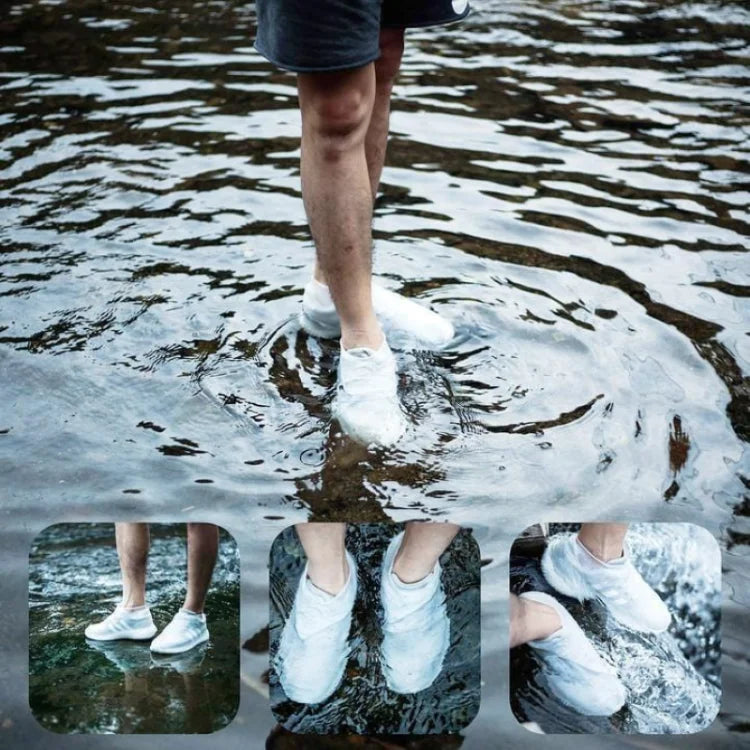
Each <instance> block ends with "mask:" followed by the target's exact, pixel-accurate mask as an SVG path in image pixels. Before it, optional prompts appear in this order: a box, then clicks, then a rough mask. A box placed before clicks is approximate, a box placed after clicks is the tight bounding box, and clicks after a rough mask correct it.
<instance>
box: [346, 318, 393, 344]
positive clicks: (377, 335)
mask: <svg viewBox="0 0 750 750" xmlns="http://www.w3.org/2000/svg"><path fill="white" fill-rule="evenodd" d="M384 341H385V336H384V335H383V331H382V330H381V329H380V325H379V324H378V322H377V320H375V319H374V316H373V322H372V323H369V324H366V325H364V326H362V327H356V328H353V327H346V328H344V326H342V327H341V346H342V348H343V349H357V348H360V347H364V348H367V349H372V350H374V351H377V350H378V349H380V347H381V346H382V345H383V342H384Z"/></svg>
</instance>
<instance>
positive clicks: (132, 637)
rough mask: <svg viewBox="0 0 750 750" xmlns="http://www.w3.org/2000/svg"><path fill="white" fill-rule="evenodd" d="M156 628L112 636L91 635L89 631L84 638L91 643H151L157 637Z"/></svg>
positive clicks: (140, 629) (85, 632)
mask: <svg viewBox="0 0 750 750" xmlns="http://www.w3.org/2000/svg"><path fill="white" fill-rule="evenodd" d="M156 630H157V629H156V626H155V625H154V626H152V627H149V628H139V629H138V630H133V631H131V632H129V633H112V634H111V635H90V634H89V633H88V630H86V631H84V636H85V637H86V638H88V639H89V640H90V641H149V640H151V639H152V638H153V637H154V636H155V635H156Z"/></svg>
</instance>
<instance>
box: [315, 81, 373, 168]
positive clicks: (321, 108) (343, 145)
mask: <svg viewBox="0 0 750 750" xmlns="http://www.w3.org/2000/svg"><path fill="white" fill-rule="evenodd" d="M371 112H372V97H371V95H370V94H369V92H368V91H367V90H365V89H363V88H361V87H355V86H351V87H346V88H342V89H338V88H326V87H324V86H321V87H319V88H318V89H317V90H316V91H315V92H314V93H313V94H312V95H311V96H309V97H306V101H305V105H304V106H303V109H302V120H303V124H304V127H305V130H306V131H307V132H308V133H309V134H310V135H312V136H313V137H315V138H316V140H317V141H318V143H319V145H320V147H321V149H322V152H323V156H325V157H329V158H335V157H337V156H338V155H339V154H341V153H343V152H345V151H348V150H350V149H351V148H353V147H354V146H356V145H358V144H361V143H363V142H364V139H365V134H366V132H367V126H368V124H369V121H370V114H371Z"/></svg>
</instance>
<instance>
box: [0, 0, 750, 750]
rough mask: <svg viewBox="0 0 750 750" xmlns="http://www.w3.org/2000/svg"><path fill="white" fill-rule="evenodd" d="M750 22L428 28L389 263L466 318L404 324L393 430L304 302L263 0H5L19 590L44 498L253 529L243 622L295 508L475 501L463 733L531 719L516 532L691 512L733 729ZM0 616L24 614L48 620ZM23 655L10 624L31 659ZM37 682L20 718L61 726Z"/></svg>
mask: <svg viewBox="0 0 750 750" xmlns="http://www.w3.org/2000/svg"><path fill="white" fill-rule="evenodd" d="M748 20H749V15H748V12H747V10H746V9H745V8H744V7H743V6H742V5H741V4H739V3H735V4H733V3H725V2H703V3H688V2H658V3H657V2H653V1H651V0H641V1H639V2H635V1H630V2H571V1H570V0H558V1H557V2H545V3H541V2H535V1H534V0H523V1H522V2H500V0H487V1H486V2H483V3H482V4H481V7H480V8H479V9H478V11H477V12H475V13H474V15H473V16H472V17H471V18H470V19H469V20H467V21H466V22H465V23H463V24H462V25H461V26H460V27H454V28H445V29H433V30H429V29H427V30H419V31H415V32H411V33H410V34H409V39H408V45H407V53H406V57H405V60H404V68H403V74H402V76H401V78H400V80H399V85H398V87H397V89H396V92H395V100H394V114H393V119H392V131H393V137H392V139H391V143H390V147H389V155H388V166H387V167H386V170H385V172H384V177H383V180H384V185H383V196H382V197H381V198H380V199H379V200H378V205H377V211H376V219H375V238H376V243H375V244H376V250H375V252H376V267H377V271H378V273H379V274H380V275H381V276H383V277H384V280H385V283H386V284H387V285H388V286H390V287H392V288H394V289H398V290H401V291H403V292H404V293H405V294H409V295H413V296H416V297H418V298H419V299H421V300H423V301H424V302H427V303H430V304H432V305H433V306H434V307H435V308H436V309H439V310H440V311H442V312H444V313H445V314H446V315H447V316H449V317H451V318H452V319H453V320H454V322H455V323H456V325H457V328H458V331H459V337H458V339H457V340H456V342H455V344H454V345H453V346H452V347H451V348H450V349H448V350H447V351H445V352H441V353H439V354H426V353H421V352H414V351H411V350H409V349H405V348H404V349H399V350H398V351H397V357H398V360H399V365H400V367H401V371H402V373H403V374H402V395H403V401H404V403H405V405H406V407H407V409H408V410H409V414H410V418H411V423H412V424H411V428H410V429H411V433H410V435H409V436H408V439H407V440H405V441H404V442H403V443H402V444H401V445H400V446H399V447H398V448H397V449H395V450H391V451H382V452H376V453H369V454H368V453H367V452H366V451H364V450H363V449H361V448H359V447H358V446H355V445H352V444H351V443H350V442H349V441H347V440H345V439H341V438H340V437H338V436H337V435H336V434H335V429H332V427H331V425H330V423H329V420H328V403H329V401H330V397H331V393H332V388H333V380H334V376H333V365H334V364H335V357H336V350H335V346H334V345H333V344H331V343H329V342H322V343H321V342H317V341H313V340H311V339H309V338H308V337H306V336H305V335H303V334H302V333H300V331H299V330H298V327H297V325H296V322H295V319H296V314H297V312H298V310H299V304H300V297H301V290H302V286H303V284H304V282H305V280H306V278H307V276H308V272H309V271H308V269H309V266H310V263H311V261H312V246H311V243H310V240H309V238H308V235H307V231H306V228H305V220H304V214H303V210H302V205H301V201H300V196H299V176H298V145H299V144H298V129H299V116H298V113H297V110H296V102H295V89H294V79H293V77H291V76H289V75H287V74H284V73H281V72H279V71H276V70H274V69H273V68H271V67H270V66H269V65H268V64H267V63H266V62H264V61H263V60H262V59H261V58H260V57H259V56H258V55H256V54H255V53H254V52H253V50H252V47H251V42H252V39H253V34H254V31H253V10H252V5H250V4H243V3H238V2H204V3H194V2H193V3H186V2H181V1H180V0H174V1H172V2H169V3H167V2H159V3H154V4H151V5H150V6H143V5H142V4H140V3H129V2H127V1H126V0H124V1H122V2H118V3H116V4H115V5H112V4H108V5H107V6H106V8H104V6H101V7H100V6H99V5H96V4H91V3H88V2H85V1H84V0H67V2H50V1H49V0H47V1H46V2H42V1H41V0H36V1H33V2H27V3H12V4H11V5H9V8H8V10H7V12H6V15H5V17H4V20H3V22H2V29H3V33H2V50H3V51H2V52H0V86H1V87H0V96H2V101H3V108H2V115H1V116H0V149H2V158H3V159H4V161H3V162H2V164H0V181H1V182H2V188H1V190H2V192H1V193H0V246H1V247H2V255H1V256H0V257H1V258H2V260H1V261H0V262H1V263H2V267H1V269H0V274H2V276H1V278H0V295H2V302H1V303H0V344H2V346H0V378H1V382H2V383H3V398H2V405H1V406H0V431H1V432H2V434H0V445H1V446H2V448H0V451H2V457H1V460H2V461H3V465H4V466H6V467H8V471H6V472H4V479H5V482H4V489H5V493H4V495H5V498H4V501H3V509H4V512H5V514H6V524H5V527H4V529H3V542H4V544H3V551H4V558H3V560H4V562H5V569H6V570H8V571H9V572H8V576H7V577H6V578H7V580H6V579H4V580H3V582H2V584H1V585H2V587H3V592H4V594H5V595H6V596H13V597H14V598H15V599H16V600H17V601H18V602H20V601H22V600H23V597H24V589H25V586H26V584H25V575H26V574H25V569H24V565H23V559H24V556H25V552H26V549H27V546H28V543H29V542H30V540H31V538H32V537H33V535H34V534H35V533H36V532H37V531H38V530H39V529H41V528H42V527H43V526H44V525H45V524H47V523H50V522H53V521H60V520H110V519H112V518H114V517H119V518H130V519H139V520H141V519H143V518H154V519H159V520H184V519H185V518H186V517H190V518H191V519H195V520H211V521H215V522H217V523H220V524H222V525H224V526H225V527H226V528H228V529H229V530H230V531H231V532H232V533H233V534H234V535H235V537H236V538H237V540H238V543H239V546H240V552H241V559H242V564H243V566H244V570H245V571H246V576H247V577H246V579H245V582H244V584H243V620H242V632H243V635H245V636H247V637H249V636H251V635H253V634H254V633H256V632H258V631H260V630H261V629H262V628H263V627H265V626H267V624H268V615H267V610H266V605H265V602H266V600H267V596H268V586H267V579H266V564H267V554H268V549H269V547H270V543H271V541H272V539H273V538H274V536H275V535H276V534H277V533H278V532H279V531H280V530H281V529H282V528H284V527H285V526H286V525H288V524H290V523H292V522H295V521H301V520H305V519H307V518H309V517H313V518H314V519H318V520H336V519H346V520H350V521H352V520H363V521H365V520H367V521H377V520H386V519H392V520H397V521H403V520H405V519H407V518H411V517H446V516H449V517H450V518H451V519H452V520H454V521H456V522H459V523H464V524H466V525H468V526H471V527H472V528H473V529H474V530H475V533H476V536H477V540H478V542H479V544H480V547H481V551H482V556H483V557H484V558H485V559H486V560H487V561H488V564H487V565H486V566H485V567H484V576H483V591H482V599H483V617H484V622H483V643H484V648H483V665H482V666H483V675H484V679H485V685H484V687H483V693H482V708H481V709H480V713H479V715H478V717H477V719H476V721H475V722H474V723H473V724H472V725H471V727H470V728H469V729H468V730H466V732H465V733H464V735H465V742H464V745H465V746H468V747H473V746H477V745H478V743H480V742H489V741H495V740H496V739H497V737H498V736H502V737H503V738H505V739H508V740H509V741H511V742H520V741H523V742H528V743H533V741H534V738H533V736H532V735H530V734H528V733H526V732H525V731H524V730H523V729H521V728H520V727H518V726H517V724H516V722H515V720H514V718H513V717H512V715H511V713H510V710H509V708H507V698H506V693H505V691H506V687H507V685H506V682H507V680H506V678H505V675H506V673H507V669H506V665H507V657H506V650H505V649H506V643H507V640H506V632H507V604H506V602H507V584H506V580H505V579H506V577H507V573H508V568H507V563H506V561H507V554H508V550H509V547H510V544H511V542H512V540H513V538H514V537H515V536H516V535H517V534H518V533H519V532H520V531H521V530H522V529H523V528H525V527H526V526H528V525H529V524H531V523H535V522H539V521H542V520H544V521H556V520H557V521H569V520H571V518H576V519H586V518H590V519H594V518H598V519H606V518H610V519H613V518H625V519H633V520H641V521H646V520H681V521H693V522H696V523H699V524H702V525H704V526H705V527H707V528H708V529H709V530H710V531H711V532H712V533H714V534H715V535H716V536H717V537H718V538H719V539H720V541H721V545H722V549H723V566H724V580H725V583H724V591H725V595H726V596H725V599H724V605H723V622H724V627H725V630H724V638H723V644H724V645H723V648H724V662H723V685H724V690H725V695H724V699H723V703H722V712H721V714H720V716H719V719H718V720H717V722H716V723H715V724H714V725H713V727H712V729H711V730H710V732H709V733H708V734H706V735H704V736H702V737H701V738H700V740H701V741H702V742H703V743H705V742H709V741H710V742H715V743H717V746H720V745H721V746H729V745H731V744H732V743H734V742H736V743H739V741H740V739H741V738H742V737H743V736H744V733H746V731H747V727H748V724H749V722H750V717H749V716H748V711H747V708H746V705H745V695H746V693H745V692H744V687H743V686H744V683H745V682H746V680H747V676H748V669H747V663H746V661H745V659H744V656H743V654H744V653H745V652H746V651H747V646H748V641H747V635H746V633H747V627H746V618H747V607H748V605H749V604H750V586H749V585H748V575H749V574H750V567H749V566H748V563H747V559H748V542H749V541H750V526H748V521H747V518H748V513H749V511H748V503H747V501H746V500H743V498H744V497H745V496H746V485H745V484H743V479H742V477H743V476H747V475H748V461H747V440H748V435H749V434H750V420H748V409H747V407H748V384H747V379H746V378H747V375H746V374H747V371H748V360H750V350H749V348H748V339H747V336H746V335H745V333H746V330H747V322H748V318H749V317H750V316H749V315H748V304H747V290H748V286H750V285H749V284H748V265H747V262H746V260H747V256H746V247H747V239H748V234H749V233H750V232H749V231H748V224H749V221H748V213H747V203H748V197H749V196H750V190H748V181H747V178H746V173H747V161H748V140H747V127H748V119H747V114H746V105H747V103H748V100H749V99H750V90H748V87H747V86H746V83H745V79H746V78H747V74H748V66H747V60H746V58H747V53H748V38H747V37H748V34H747V22H748ZM745 481H747V480H745ZM12 555H15V557H11V556H12ZM2 618H3V620H2V621H3V624H4V625H6V631H8V632H10V633H11V634H13V635H14V641H13V642H14V643H16V644H21V643H23V642H24V637H25V636H24V629H25V624H24V621H23V618H20V615H18V614H10V612H8V613H4V614H3V615H2ZM3 648H6V647H5V646H4V647H3ZM25 660H26V657H25V655H24V653H23V648H22V647H21V646H20V645H19V646H16V647H14V648H13V650H11V651H10V652H9V653H8V654H7V656H5V657H4V658H3V660H2V661H3V662H4V664H5V666H4V667H2V669H3V670H6V669H7V670H8V674H9V675H18V674H22V673H23V670H24V669H25ZM266 668H267V657H266V655H265V654H261V653H250V652H248V653H246V654H245V655H244V660H243V682H244V685H245V693H244V697H243V704H242V707H241V709H240V714H239V717H240V718H238V720H237V721H236V722H235V724H234V725H233V726H232V727H231V728H229V729H227V730H225V731H224V732H223V737H224V741H225V742H227V743H228V745H231V746H234V745H233V743H234V744H236V745H239V744H240V742H241V741H242V737H243V736H244V733H246V732H247V727H248V726H252V727H253V728H254V731H257V732H258V733H259V734H265V733H266V732H270V731H271V728H272V726H273V720H272V718H271V716H270V713H269V711H268V702H267V697H266V693H267V688H266V686H265V685H264V684H263V682H262V679H261V676H262V674H263V673H264V671H265V669H266ZM16 692H17V693H18V695H16ZM22 692H23V691H22V690H19V691H14V694H13V700H10V701H6V705H7V706H8V708H6V709H3V710H4V711H6V712H7V717H8V718H9V720H10V721H11V722H12V726H11V727H10V729H8V730H5V731H6V733H9V736H11V735H12V738H13V740H14V741H15V742H25V741H32V740H31V739H30V738H33V741H34V742H36V743H37V744H38V745H39V746H40V747H41V746H43V743H44V742H51V740H47V739H44V740H43V739H41V735H40V734H39V731H38V730H37V729H36V728H35V727H34V726H33V724H32V722H31V720H30V719H29V718H28V714H27V711H26V708H25V706H24V703H23V700H21V697H20V696H21V693H22ZM3 717H5V714H3ZM3 717H0V725H1V724H2V721H3ZM592 741H594V740H592ZM117 742H119V743H120V744H121V745H122V746H123V747H125V746H126V745H127V743H128V740H127V738H124V739H118V740H117ZM565 742H566V741H565V740H561V742H560V744H561V746H563V747H564V746H566V745H565ZM573 742H574V740H573V739H571V740H570V743H571V745H572V743H573ZM576 742H577V741H576ZM584 742H585V740H584ZM611 742H612V743H620V744H628V743H630V742H631V740H629V739H627V738H622V739H616V738H613V739H612V740H611ZM683 742H684V744H685V745H686V746H689V745H690V743H691V742H695V743H698V742H699V740H698V738H695V739H693V740H691V739H685V740H684V741H683ZM118 746H119V745H118ZM704 746H705V745H704Z"/></svg>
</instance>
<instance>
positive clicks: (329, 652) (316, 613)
mask: <svg viewBox="0 0 750 750" xmlns="http://www.w3.org/2000/svg"><path fill="white" fill-rule="evenodd" d="M346 560H347V563H348V564H349V577H348V578H347V581H346V583H345V584H344V588H343V589H341V591H339V593H338V594H336V596H332V595H331V594H328V593H327V592H325V591H323V590H321V589H319V588H317V587H316V586H315V585H314V584H313V583H312V582H311V581H310V579H309V578H308V577H307V566H305V570H304V572H303V573H302V577H301V578H300V582H299V585H298V586H297V593H296V595H295V597H294V605H293V606H292V611H291V613H290V614H289V618H288V619H287V621H286V623H285V624H284V629H283V631H282V633H281V640H280V642H279V649H278V651H277V652H276V657H275V659H274V663H273V666H274V668H275V670H276V673H277V674H278V676H279V682H280V683H281V687H282V688H283V689H284V693H285V694H286V696H287V698H289V699H290V700H293V701H296V702H297V703H308V704H314V703H322V702H323V701H324V700H326V698H329V697H330V696H331V694H332V693H333V692H334V691H335V690H336V688H337V687H338V684H339V683H340V682H341V678H342V677H343V676H344V669H345V667H346V661H347V658H348V656H349V646H348V642H349V630H350V628H351V624H352V609H353V607H354V600H355V598H356V595H357V566H356V563H355V562H354V558H353V557H352V556H351V555H350V554H349V553H348V552H347V553H346Z"/></svg>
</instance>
